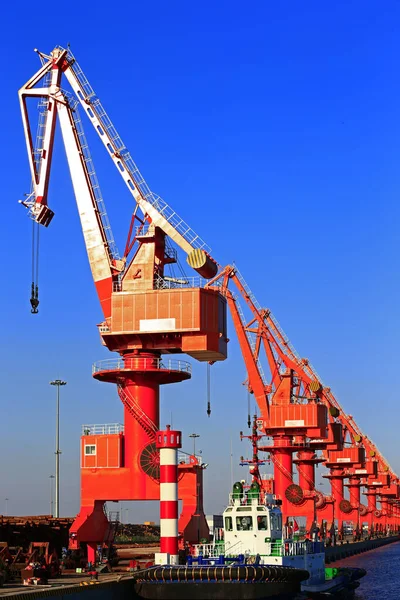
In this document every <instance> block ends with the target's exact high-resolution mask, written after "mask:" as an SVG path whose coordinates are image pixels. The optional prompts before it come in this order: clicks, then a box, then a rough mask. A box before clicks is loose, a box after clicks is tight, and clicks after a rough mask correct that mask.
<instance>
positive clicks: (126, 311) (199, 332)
mask: <svg viewBox="0 0 400 600" xmlns="http://www.w3.org/2000/svg"><path fill="white" fill-rule="evenodd" d="M112 311H113V312H112V314H113V317H112V319H111V320H110V322H109V323H108V324H109V330H108V331H101V336H102V339H103V342H104V344H105V345H106V346H107V347H108V348H109V350H111V351H118V352H121V351H122V350H125V351H126V350H160V351H161V352H164V353H166V352H168V353H171V354H173V353H182V352H184V353H186V354H189V355H190V356H192V357H193V358H195V359H196V360H199V361H216V360H225V358H226V357H227V337H226V333H227V326H226V320H227V313H226V300H225V298H224V297H223V296H222V295H221V294H220V293H219V292H218V291H216V290H211V289H202V288H181V289H167V290H146V291H141V292H133V291H132V292H115V293H113V296H112Z"/></svg>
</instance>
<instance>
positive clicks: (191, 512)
mask: <svg viewBox="0 0 400 600" xmlns="http://www.w3.org/2000/svg"><path fill="white" fill-rule="evenodd" d="M40 56H41V59H42V67H41V69H39V70H38V72H37V73H36V74H35V75H34V76H33V77H32V78H31V79H30V80H29V81H28V82H27V83H26V85H25V86H24V87H23V88H22V89H21V90H20V101H21V110H22V117H23V122H24V127H25V134H26V141H27V148H28V155H29V159H30V166H31V173H32V181H33V191H32V194H31V195H30V196H29V198H28V199H27V200H25V201H24V204H25V206H27V208H28V210H29V213H30V216H31V217H32V218H33V219H34V220H35V221H36V222H37V223H39V224H42V225H45V226H47V225H48V224H49V223H50V221H51V220H52V217H53V214H54V213H53V211H51V210H50V209H49V207H48V206H47V192H48V184H49V177H50V168H51V160H52V148H53V141H54V133H55V123H56V118H57V116H58V118H59V121H60V128H61V132H62V135H63V139H64V145H65V149H66V154H67V160H68V164H69V168H70V174H71V179H72V183H73V186H74V192H75V197H76V201H77V205H78V211H79V215H80V218H81V225H82V230H83V235H84V239H85V244H86V249H87V253H88V258H89V263H90V267H91V271H92V276H93V280H94V283H95V287H96V291H97V294H98V297H99V301H100V305H101V307H102V311H103V315H104V321H103V322H102V323H101V324H100V326H99V331H100V335H101V338H102V341H103V344H104V345H105V346H106V347H107V348H108V349H109V350H111V351H116V352H118V353H119V355H120V358H117V359H114V360H110V361H103V362H102V363H98V364H97V365H95V367H94V372H93V376H94V377H95V378H96V379H98V380H99V381H104V382H109V383H113V384H115V385H116V386H117V388H118V393H119V396H120V398H121V400H122V402H123V404H124V431H123V433H122V432H117V433H109V432H108V433H107V434H105V435H106V438H103V440H101V436H102V435H104V434H99V432H96V431H92V430H91V428H90V427H89V428H88V430H87V431H86V432H84V433H85V435H84V436H83V437H82V450H83V458H84V461H83V464H82V468H81V480H82V483H81V510H80V513H79V514H78V516H77V518H76V520H75V522H74V524H73V525H72V527H71V530H70V535H71V540H70V547H71V548H73V549H76V548H79V546H80V544H81V543H82V542H85V543H86V544H87V547H88V559H89V560H90V561H92V562H93V561H94V560H95V551H96V546H97V544H98V543H102V542H103V541H104V540H107V539H108V538H109V529H110V525H109V523H108V520H107V518H106V516H105V514H104V511H103V508H104V503H105V501H107V500H112V501H118V500H150V499H154V500H157V499H158V498H159V464H158V463H159V455H158V452H157V449H156V446H155V435H156V432H157V430H158V427H159V393H160V386H161V385H166V384H169V383H178V382H182V381H184V380H187V379H189V378H190V365H188V364H187V363H185V362H184V361H181V360H171V359H170V358H167V359H166V358H164V356H165V355H173V354H182V353H187V354H189V355H190V356H192V357H193V358H195V359H196V360H199V361H218V360H224V359H225V358H226V347H227V338H226V302H225V299H224V297H223V296H222V295H221V294H220V293H219V291H218V290H214V289H204V288H202V287H199V286H196V284H195V283H194V284H193V285H185V286H181V285H177V281H176V280H173V285H171V278H168V277H167V276H166V272H165V268H166V266H167V265H170V264H173V263H175V262H176V250H174V249H173V248H171V246H170V243H169V241H168V239H170V240H172V241H174V242H175V243H176V244H178V245H179V246H180V247H181V248H182V249H183V250H184V251H185V252H187V253H188V254H189V262H190V264H191V266H192V267H193V268H194V269H195V270H196V271H197V273H198V274H199V275H201V276H202V277H206V278H207V277H212V276H213V275H215V273H216V272H217V268H218V267H217V264H216V263H215V261H214V260H213V259H211V257H210V256H209V254H208V252H207V246H206V245H205V243H204V242H203V241H202V240H201V238H199V236H197V235H196V234H195V233H194V232H193V231H192V230H191V229H190V228H189V227H188V226H187V225H186V224H185V223H184V221H183V220H182V219H180V218H179V217H178V216H177V215H176V213H175V212H173V211H172V210H171V209H170V208H169V206H168V205H167V204H166V203H165V202H164V201H163V200H162V199H161V198H159V197H158V196H155V195H154V194H152V192H151V191H150V190H149V188H148V187H147V184H146V183H145V181H144V179H143V177H142V176H141V174H140V172H139V170H138V168H137V166H136V165H135V163H134V162H133V160H132V158H131V157H130V154H129V153H128V151H127V150H126V148H125V146H124V144H123V142H122V140H121V138H120V137H119V136H118V134H117V132H116V130H115V128H114V127H113V125H112V123H111V121H110V119H109V118H108V116H107V115H106V113H105V111H104V109H103V107H102V106H101V103H100V101H99V100H98V98H96V97H95V94H94V91H93V90H92V88H91V87H90V85H89V83H88V81H87V79H86V78H85V76H84V74H83V72H82V70H81V69H80V67H79V65H78V63H77V62H76V60H75V58H74V57H73V56H72V54H71V53H70V52H69V51H68V50H64V49H62V48H56V49H55V50H54V51H53V52H52V53H51V55H50V56H45V55H42V54H41V55H40ZM64 76H65V78H66V79H67V80H68V82H69V83H70V85H71V87H72V90H73V92H74V93H75V94H76V97H77V100H73V98H72V97H71V96H70V95H68V94H67V93H66V92H65V91H64V90H63V89H62V88H61V81H62V78H63V77H64ZM30 97H34V98H39V99H40V102H41V104H40V105H39V106H41V107H42V108H41V111H42V112H41V114H40V121H39V133H38V142H37V145H36V146H34V144H33V141H32V140H33V135H32V134H31V129H30V125H29V114H28V110H27V99H28V98H30ZM78 103H80V104H81V106H82V107H83V109H84V111H85V112H86V114H87V115H88V117H89V119H90V121H91V122H92V125H93V126H94V128H95V130H96V132H97V133H98V135H99V138H100V139H101V140H102V142H103V144H104V146H105V148H106V149H107V152H108V153H109V155H110V157H111V159H112V161H113V162H114V164H115V166H116V167H117V169H118V172H119V173H120V174H121V176H122V178H123V180H124V182H125V183H126V185H127V188H128V189H129V191H130V192H131V194H132V196H133V197H134V199H135V201H136V204H137V208H136V209H135V211H134V214H133V218H132V221H131V225H130V228H129V233H128V239H127V243H126V246H125V253H124V256H123V257H122V258H120V257H119V254H118V252H117V250H116V245H115V242H114V239H113V236H112V232H111V228H110V226H109V223H108V218H107V215H106V212H105V208H104V202H103V198H102V196H101V192H100V188H99V185H98V181H97V177H96V173H95V170H94V165H93V161H92V159H91V156H90V153H89V148H88V144H87V142H86V139H85V135H84V131H83V126H82V123H81V121H80V117H79V113H78V110H77V104H78ZM39 146H40V149H39ZM138 208H139V209H140V211H141V213H142V217H140V216H139V215H138V213H137V209H138ZM135 225H137V227H136V228H135ZM167 236H168V238H167ZM35 308H37V306H35ZM100 447H102V448H103V450H102V451H101V450H100ZM104 448H106V450H104ZM86 453H87V455H86ZM91 460H92V463H93V464H90V463H91ZM178 468H179V474H180V486H179V489H180V492H179V496H180V498H181V499H182V500H183V510H182V514H181V516H180V520H179V528H180V532H181V533H182V535H183V536H184V537H185V539H187V540H188V541H190V542H194V541H198V538H199V536H200V537H207V536H208V526H207V523H206V520H205V516H204V512H203V507H202V491H203V490H202V470H203V466H202V465H201V464H200V463H199V460H198V459H197V458H196V457H191V459H190V462H189V464H186V462H185V461H183V463H182V464H180V465H179V467H178Z"/></svg>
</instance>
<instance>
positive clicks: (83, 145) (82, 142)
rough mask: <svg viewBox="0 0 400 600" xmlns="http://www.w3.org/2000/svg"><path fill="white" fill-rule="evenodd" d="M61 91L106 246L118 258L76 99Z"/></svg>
mask: <svg viewBox="0 0 400 600" xmlns="http://www.w3.org/2000/svg"><path fill="white" fill-rule="evenodd" d="M63 93H64V95H65V96H66V97H67V99H68V102H69V105H70V107H71V113H72V118H73V120H74V125H75V131H76V134H77V137H78V143H79V146H80V150H81V152H82V156H83V160H84V165H85V170H86V173H87V177H88V180H89V181H90V187H91V190H92V192H93V196H94V199H95V201H96V206H97V210H98V213H99V216H100V219H101V222H102V224H103V229H104V233H105V235H106V238H107V242H108V247H109V249H110V252H111V255H112V257H113V258H115V259H119V253H118V248H117V245H116V243H115V240H114V236H113V233H112V229H111V225H110V221H109V219H108V215H107V211H106V206H105V204H104V199H103V196H102V193H101V189H100V184H99V180H98V179H97V174H96V170H95V168H94V163H93V159H92V156H91V154H90V149H89V145H88V143H87V140H86V136H85V131H84V129H83V124H82V120H81V117H80V114H79V110H78V101H77V100H76V99H75V98H74V97H73V96H72V94H69V93H68V92H64V91H63Z"/></svg>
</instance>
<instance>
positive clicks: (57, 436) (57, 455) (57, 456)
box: [50, 379, 67, 519]
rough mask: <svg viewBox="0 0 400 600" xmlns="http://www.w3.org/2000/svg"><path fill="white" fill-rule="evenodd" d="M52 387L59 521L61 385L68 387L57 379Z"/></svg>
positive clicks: (56, 499) (56, 504)
mask: <svg viewBox="0 0 400 600" xmlns="http://www.w3.org/2000/svg"><path fill="white" fill-rule="evenodd" d="M50 385H56V386H57V411H56V451H55V455H56V476H55V479H56V497H55V502H54V517H55V518H56V519H58V517H59V516H60V514H59V512H60V454H61V450H60V385H67V382H66V381H62V380H61V379H55V380H54V381H50Z"/></svg>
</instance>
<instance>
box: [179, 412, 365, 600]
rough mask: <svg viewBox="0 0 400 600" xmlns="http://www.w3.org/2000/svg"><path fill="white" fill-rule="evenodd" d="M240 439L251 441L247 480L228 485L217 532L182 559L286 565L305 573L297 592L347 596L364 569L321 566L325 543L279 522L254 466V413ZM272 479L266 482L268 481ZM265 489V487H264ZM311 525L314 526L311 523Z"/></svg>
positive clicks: (258, 463)
mask: <svg viewBox="0 0 400 600" xmlns="http://www.w3.org/2000/svg"><path fill="white" fill-rule="evenodd" d="M240 437H241V439H243V438H247V439H250V440H251V443H252V447H253V456H252V459H251V460H244V458H243V457H242V459H241V464H242V465H248V466H249V467H250V473H251V475H252V483H251V484H250V485H249V486H245V485H244V482H239V481H238V482H236V483H235V484H234V485H233V489H232V493H231V494H230V497H229V503H228V506H227V507H226V509H225V510H224V513H223V531H222V532H221V535H220V539H218V540H214V542H213V543H212V544H197V545H196V546H194V547H193V553H192V555H191V556H189V557H188V564H190V565H192V564H198V565H203V564H209V565H213V564H223V562H224V561H225V562H226V561H232V560H235V561H236V564H241V565H246V566H247V565H256V566H259V567H263V568H266V567H269V568H271V567H279V568H292V569H296V570H298V571H299V572H300V571H302V572H304V571H306V572H307V573H308V577H307V578H306V579H304V580H302V582H301V591H302V592H303V593H304V594H305V597H306V598H307V600H308V599H312V598H316V599H318V598H327V597H331V598H341V597H351V596H352V595H353V593H354V590H355V589H357V588H358V587H359V585H360V582H359V579H361V578H362V577H364V575H366V571H365V570H364V569H358V568H344V567H340V568H329V567H325V545H324V542H323V541H318V539H317V534H316V531H315V532H314V534H313V537H314V539H304V540H299V539H298V536H296V535H295V534H294V530H293V528H292V527H289V526H284V525H283V522H282V511H281V508H280V506H281V504H282V502H281V500H279V499H278V498H276V496H275V495H273V494H272V493H268V492H269V491H272V486H266V485H265V481H264V480H263V478H262V477H261V474H260V470H259V467H260V466H261V465H264V464H265V462H264V461H261V460H259V455H258V441H259V439H260V438H261V437H262V436H261V435H259V434H258V433H257V421H256V417H254V421H253V431H252V435H249V436H245V435H243V433H242V432H241V433H240ZM271 483H272V482H271ZM267 490H268V491H267ZM315 529H316V528H315Z"/></svg>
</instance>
